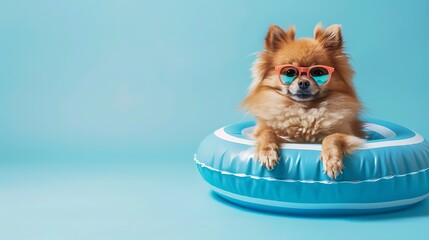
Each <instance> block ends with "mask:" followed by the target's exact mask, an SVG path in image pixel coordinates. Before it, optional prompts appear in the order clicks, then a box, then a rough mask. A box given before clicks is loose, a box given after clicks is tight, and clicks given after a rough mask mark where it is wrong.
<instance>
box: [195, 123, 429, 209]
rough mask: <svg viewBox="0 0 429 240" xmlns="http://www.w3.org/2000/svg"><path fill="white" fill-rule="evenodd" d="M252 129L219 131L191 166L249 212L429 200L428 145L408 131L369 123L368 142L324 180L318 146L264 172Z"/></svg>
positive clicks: (293, 148)
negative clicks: (340, 169)
mask: <svg viewBox="0 0 429 240" xmlns="http://www.w3.org/2000/svg"><path fill="white" fill-rule="evenodd" d="M253 127H254V122H246V123H239V124H233V125H229V126H227V127H224V128H220V129H218V130H216V131H215V132H214V133H213V134H211V135H209V136H207V137H206V138H205V139H204V140H203V142H202V143H201V144H200V146H199V149H198V152H197V153H196V154H195V162H196V163H197V167H198V170H199V172H200V174H201V176H202V177H203V178H204V179H205V180H206V181H207V182H208V183H209V184H210V186H211V188H212V189H213V191H215V192H216V193H217V194H219V195H220V196H222V197H223V198H226V199H227V200H229V201H231V202H234V203H236V204H239V205H243V206H246V207H250V208H254V209H259V210H267V211H274V212H282V213H299V214H302V213H309V214H348V213H371V212H383V211H390V210H395V209H400V208H404V207H407V206H410V205H412V204H414V203H417V202H419V201H421V200H423V199H424V198H426V197H428V196H429V144H428V142H426V141H425V140H424V139H423V137H422V136H420V135H419V134H417V133H415V132H413V131H412V130H410V129H408V128H405V127H402V126H399V125H397V124H393V123H390V122H385V121H380V120H374V119H368V120H365V130H366V132H367V133H368V134H367V135H368V137H367V142H366V143H365V145H363V146H362V147H361V148H359V149H358V150H357V151H356V152H354V153H353V154H352V155H350V156H345V157H344V165H345V167H344V169H343V174H341V175H339V176H338V177H337V179H335V180H331V179H330V178H329V177H328V176H327V175H325V174H324V173H323V166H322V163H321V161H320V149H321V145H320V144H298V143H287V144H283V145H282V148H281V160H280V162H279V164H278V165H277V166H276V167H275V168H274V170H272V171H269V170H267V169H266V168H265V167H263V166H261V164H260V163H259V162H258V161H257V160H256V159H254V140H253V139H252V137H251V133H252V131H253Z"/></svg>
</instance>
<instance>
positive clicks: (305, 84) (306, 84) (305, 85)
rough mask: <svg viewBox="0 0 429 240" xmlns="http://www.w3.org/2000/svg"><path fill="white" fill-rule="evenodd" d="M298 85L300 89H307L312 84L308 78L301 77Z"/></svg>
mask: <svg viewBox="0 0 429 240" xmlns="http://www.w3.org/2000/svg"><path fill="white" fill-rule="evenodd" d="M298 86H299V88H300V89H302V90H304V89H307V88H308V87H309V86H310V82H309V81H308V80H305V79H301V80H299V82H298Z"/></svg>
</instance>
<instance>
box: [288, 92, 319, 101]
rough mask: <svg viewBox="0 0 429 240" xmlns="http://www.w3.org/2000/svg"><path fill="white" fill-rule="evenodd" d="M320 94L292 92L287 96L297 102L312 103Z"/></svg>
mask: <svg viewBox="0 0 429 240" xmlns="http://www.w3.org/2000/svg"><path fill="white" fill-rule="evenodd" d="M318 93H319V92H317V93H315V94H312V93H309V92H298V93H292V92H290V91H288V92H287V96H288V97H289V98H291V99H293V100H295V101H311V100H314V99H315V98H316V97H317V95H318Z"/></svg>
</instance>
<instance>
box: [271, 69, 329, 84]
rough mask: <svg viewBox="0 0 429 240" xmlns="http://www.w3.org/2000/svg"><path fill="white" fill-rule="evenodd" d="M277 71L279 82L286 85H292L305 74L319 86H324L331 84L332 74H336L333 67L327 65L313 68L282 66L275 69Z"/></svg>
mask: <svg viewBox="0 0 429 240" xmlns="http://www.w3.org/2000/svg"><path fill="white" fill-rule="evenodd" d="M274 69H275V70H276V73H277V76H278V78H279V80H280V81H281V82H282V83H283V84H286V85H290V84H291V83H292V82H293V81H294V80H295V79H297V78H298V77H299V76H301V75H302V74H303V73H305V74H306V75H307V76H309V77H311V78H312V79H313V80H314V81H315V82H316V83H317V85H319V86H323V85H326V84H328V83H329V80H331V76H332V73H333V72H334V68H333V67H329V66H325V65H314V66H311V67H298V66H295V65H291V64H286V65H280V66H276V67H275V68H274Z"/></svg>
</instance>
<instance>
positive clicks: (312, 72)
mask: <svg viewBox="0 0 429 240" xmlns="http://www.w3.org/2000/svg"><path fill="white" fill-rule="evenodd" d="M317 65H323V66H327V67H328V69H330V70H332V72H330V73H328V72H327V71H328V70H327V69H326V68H323V67H322V68H318V67H315V66H317ZM279 66H289V67H284V68H281V67H279ZM276 67H277V68H276ZM291 67H292V68H291ZM295 67H296V68H295ZM275 68H276V69H275ZM301 70H303V71H301ZM323 74H329V76H327V78H329V81H328V82H327V81H323V82H321V81H318V79H317V77H316V76H320V75H323ZM282 77H285V78H289V81H283V79H282ZM352 77H353V70H352V68H351V66H350V65H349V60H348V56H347V55H346V54H345V53H344V46H343V38H342V34H341V27H340V26H339V25H332V26H330V27H328V28H326V29H323V28H322V26H321V25H320V24H319V25H317V26H316V27H315V29H314V37H313V38H302V39H295V28H289V29H288V30H287V31H285V30H283V29H281V28H280V27H278V26H276V25H272V26H270V28H269V31H268V33H267V36H266V37H265V49H264V51H263V52H261V53H260V54H259V56H258V59H257V60H256V61H255V63H254V66H253V82H252V85H251V87H250V90H249V96H248V97H247V98H246V99H245V101H244V105H249V104H251V103H252V102H254V101H258V100H257V99H255V98H253V97H254V95H255V94H258V93H261V92H265V93H264V94H263V95H264V96H268V95H273V94H277V95H280V96H281V98H283V100H284V101H286V102H288V101H289V102H291V103H293V102H298V103H300V104H309V103H311V102H313V103H314V102H317V101H320V99H326V98H328V97H329V95H330V94H331V93H333V92H336V93H343V94H347V95H352V96H353V97H354V96H355V91H354V87H353V84H352ZM325 80H327V79H325ZM278 97H279V96H276V98H277V99H278Z"/></svg>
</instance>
